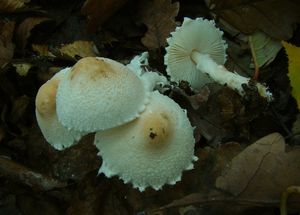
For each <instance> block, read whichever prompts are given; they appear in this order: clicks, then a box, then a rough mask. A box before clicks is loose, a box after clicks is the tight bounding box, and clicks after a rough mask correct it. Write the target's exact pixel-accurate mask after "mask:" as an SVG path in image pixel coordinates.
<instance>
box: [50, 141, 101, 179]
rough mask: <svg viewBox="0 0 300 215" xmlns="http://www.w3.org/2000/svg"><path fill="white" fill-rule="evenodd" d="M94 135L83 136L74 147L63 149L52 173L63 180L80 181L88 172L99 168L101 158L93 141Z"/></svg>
mask: <svg viewBox="0 0 300 215" xmlns="http://www.w3.org/2000/svg"><path fill="white" fill-rule="evenodd" d="M93 138H94V135H87V136H85V137H83V138H82V139H81V140H80V142H79V143H78V144H76V145H74V146H73V147H70V148H67V149H65V150H64V151H62V152H61V153H60V154H59V155H58V157H57V159H56V160H55V162H54V163H53V166H52V168H51V169H52V174H53V175H54V176H56V178H58V179H59V180H61V181H67V180H74V181H80V180H81V179H82V178H83V177H84V176H85V175H86V174H87V173H89V172H91V171H94V170H97V169H98V168H99V166H100V159H99V157H98V156H97V152H98V151H97V149H96V147H95V145H94V144H92V143H93Z"/></svg>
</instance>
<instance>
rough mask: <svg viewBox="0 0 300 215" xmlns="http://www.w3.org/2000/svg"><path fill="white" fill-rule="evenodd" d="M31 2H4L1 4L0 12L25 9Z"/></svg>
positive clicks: (20, 0)
mask: <svg viewBox="0 0 300 215" xmlns="http://www.w3.org/2000/svg"><path fill="white" fill-rule="evenodd" d="M28 2H30V0H3V1H1V4H0V12H14V11H15V10H17V9H20V8H23V7H24V6H25V4H26V3H28Z"/></svg>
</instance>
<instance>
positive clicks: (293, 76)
mask: <svg viewBox="0 0 300 215" xmlns="http://www.w3.org/2000/svg"><path fill="white" fill-rule="evenodd" d="M282 45H283V47H284V48H285V51H286V54H287V56H288V59H289V73H288V76H289V78H290V82H291V86H292V96H293V97H294V98H295V99H296V101H297V104H298V109H300V87H299V86H300V47H296V46H293V45H292V44H289V43H287V42H282Z"/></svg>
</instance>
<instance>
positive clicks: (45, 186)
mask: <svg viewBox="0 0 300 215" xmlns="http://www.w3.org/2000/svg"><path fill="white" fill-rule="evenodd" d="M0 174H1V175H2V176H4V177H5V178H8V179H10V180H14V181H17V182H19V183H22V184H26V185H28V186H30V187H33V188H35V189H39V190H43V191H47V190H51V189H53V188H59V187H65V186H66V183H62V182H60V181H58V180H56V179H54V178H50V177H48V176H45V175H42V174H40V173H37V172H34V171H32V170H30V169H28V168H27V167H25V166H22V165H20V164H18V163H16V162H14V161H12V160H10V159H8V158H5V157H1V156H0Z"/></svg>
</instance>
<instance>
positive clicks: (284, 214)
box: [280, 186, 300, 215]
mask: <svg viewBox="0 0 300 215" xmlns="http://www.w3.org/2000/svg"><path fill="white" fill-rule="evenodd" d="M291 193H299V194H300V186H290V187H288V188H287V189H286V190H285V191H284V192H283V193H282V195H281V201H280V215H287V210H286V202H287V199H288V197H289V195H290V194H291Z"/></svg>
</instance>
